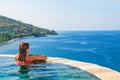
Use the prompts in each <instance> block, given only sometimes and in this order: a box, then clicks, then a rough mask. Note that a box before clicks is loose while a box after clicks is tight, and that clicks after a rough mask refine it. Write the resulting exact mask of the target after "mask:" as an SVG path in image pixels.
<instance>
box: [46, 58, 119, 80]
mask: <svg viewBox="0 0 120 80" xmlns="http://www.w3.org/2000/svg"><path fill="white" fill-rule="evenodd" d="M47 62H51V63H62V64H65V65H70V66H73V67H77V68H79V69H82V70H85V71H87V72H89V73H91V74H93V75H95V76H96V77H98V78H99V79H100V80H120V73H119V72H117V71H114V70H112V69H110V68H106V67H102V66H99V65H96V64H92V63H87V62H81V61H75V60H70V59H65V58H57V57H48V59H47Z"/></svg>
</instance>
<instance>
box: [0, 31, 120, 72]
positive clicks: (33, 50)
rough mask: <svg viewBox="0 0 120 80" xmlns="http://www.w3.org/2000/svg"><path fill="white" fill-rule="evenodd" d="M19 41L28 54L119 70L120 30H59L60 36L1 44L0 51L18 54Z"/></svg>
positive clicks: (1, 52)
mask: <svg viewBox="0 0 120 80" xmlns="http://www.w3.org/2000/svg"><path fill="white" fill-rule="evenodd" d="M20 42H28V43H29V44H30V52H29V54H38V55H46V56H48V57H62V58H68V59H72V60H77V61H83V62H89V63H94V64H97V65H100V66H104V67H108V68H111V69H113V70H116V71H119V72H120V31H119V30H118V31H117V30H115V31H58V35H51V36H47V37H27V38H21V39H18V40H16V41H12V42H10V43H8V44H5V45H2V46H0V54H5V55H7V54H10V55H15V54H16V53H18V46H19V43H20Z"/></svg>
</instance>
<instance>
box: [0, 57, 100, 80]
mask: <svg viewBox="0 0 120 80" xmlns="http://www.w3.org/2000/svg"><path fill="white" fill-rule="evenodd" d="M30 66H32V67H30V68H29V70H28V72H25V73H21V72H19V66H18V65H17V64H16V63H15V60H14V59H13V58H9V57H0V80H99V79H98V78H96V77H95V76H93V75H91V74H89V73H87V72H85V71H83V70H80V69H77V68H74V67H71V66H68V65H63V64H59V63H46V64H31V65H30Z"/></svg>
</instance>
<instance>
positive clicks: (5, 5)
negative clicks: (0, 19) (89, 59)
mask: <svg viewBox="0 0 120 80" xmlns="http://www.w3.org/2000/svg"><path fill="white" fill-rule="evenodd" d="M0 15H3V16H7V17H10V18H13V19H16V20H20V21H23V22H25V23H29V24H33V25H35V26H38V27H42V28H48V29H54V30H120V0H0Z"/></svg>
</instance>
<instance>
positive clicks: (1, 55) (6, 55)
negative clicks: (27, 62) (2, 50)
mask: <svg viewBox="0 0 120 80" xmlns="http://www.w3.org/2000/svg"><path fill="white" fill-rule="evenodd" d="M0 57H13V58H14V57H15V55H9V54H0Z"/></svg>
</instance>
